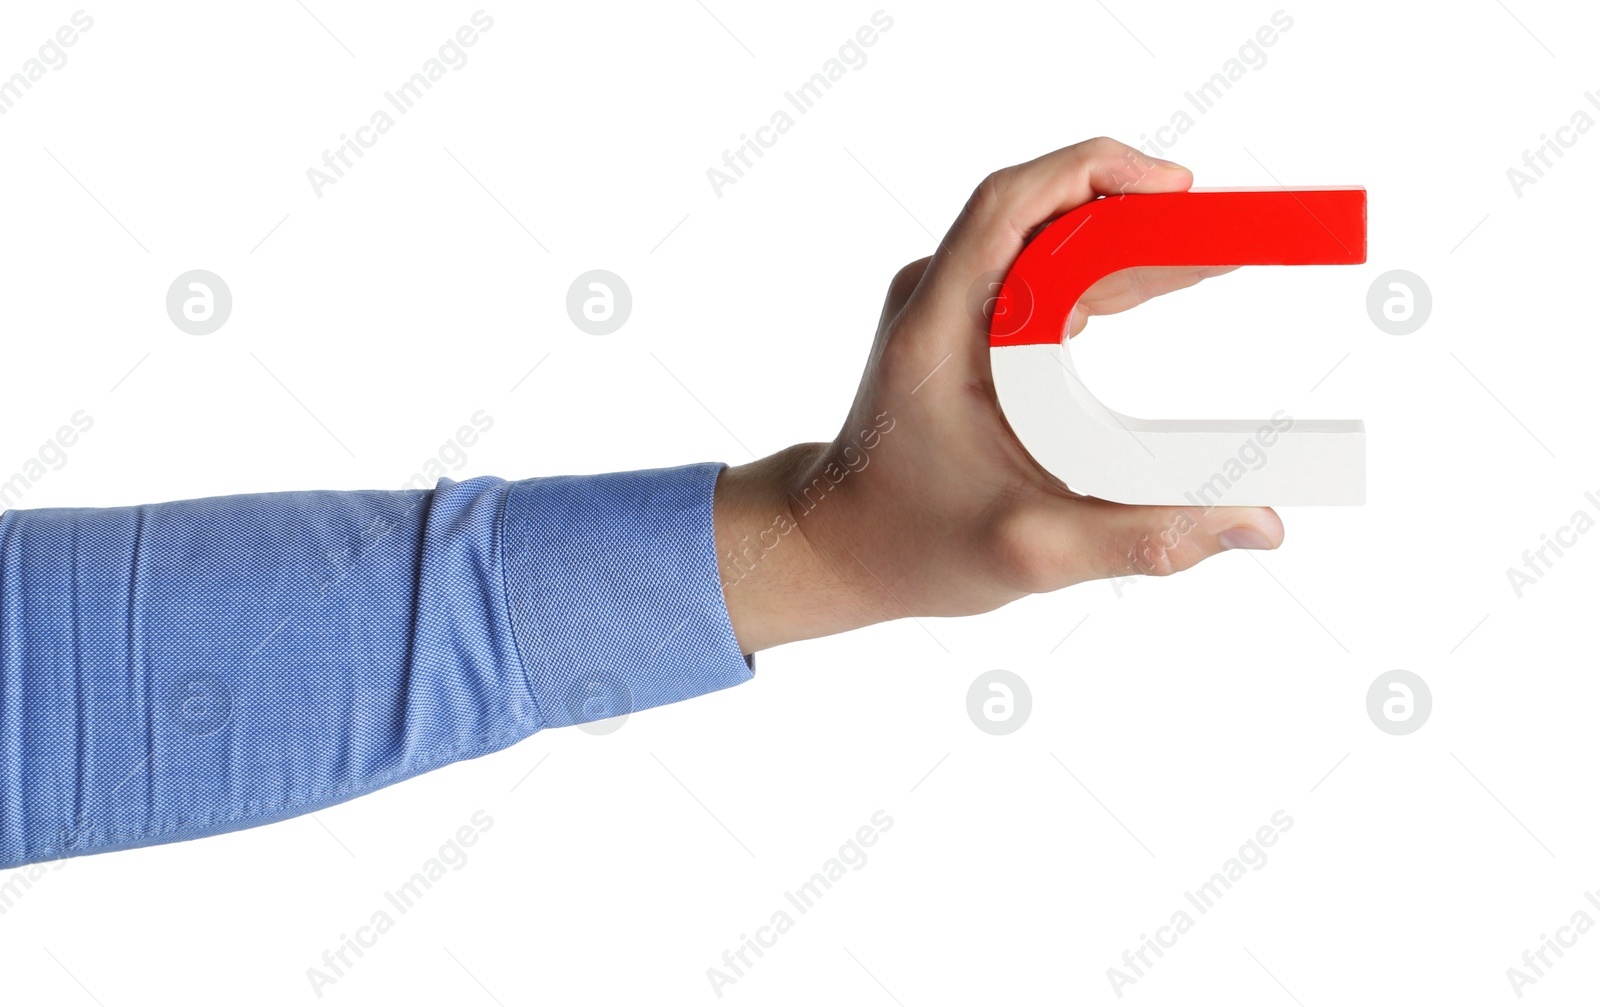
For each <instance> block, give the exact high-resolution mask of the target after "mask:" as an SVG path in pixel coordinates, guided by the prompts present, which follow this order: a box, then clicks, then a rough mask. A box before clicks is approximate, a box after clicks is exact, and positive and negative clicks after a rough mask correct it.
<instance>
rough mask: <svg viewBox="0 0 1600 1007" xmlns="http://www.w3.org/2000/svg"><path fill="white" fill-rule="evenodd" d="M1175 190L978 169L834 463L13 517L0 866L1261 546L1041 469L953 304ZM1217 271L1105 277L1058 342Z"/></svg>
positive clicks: (301, 797) (2, 590) (318, 802)
mask: <svg viewBox="0 0 1600 1007" xmlns="http://www.w3.org/2000/svg"><path fill="white" fill-rule="evenodd" d="M1130 165H1131V166H1132V167H1134V168H1136V169H1137V172H1138V173H1137V175H1136V176H1135V177H1134V179H1133V181H1131V182H1129V181H1127V180H1126V179H1127V173H1128V171H1129V168H1130ZM1119 176H1120V178H1121V180H1119ZM1188 184H1189V174H1188V172H1187V171H1185V170H1184V169H1181V168H1178V167H1177V166H1175V165H1166V164H1165V163H1161V164H1152V163H1151V162H1148V161H1143V160H1141V159H1138V158H1136V157H1135V156H1134V155H1133V152H1132V151H1131V150H1130V149H1129V148H1126V147H1123V146H1122V145H1120V144H1113V143H1111V141H1105V140H1096V141H1090V142H1088V143H1085V144H1080V145H1078V146H1076V147H1070V148H1066V149H1065V150H1062V151H1058V152H1056V153H1055V154H1052V155H1048V156H1047V157H1044V158H1041V159H1039V160H1038V161H1034V162H1031V163H1029V164H1026V165H1022V166H1019V167H1017V168H1011V169H1007V170H1005V171H1003V172H999V173H996V174H995V175H993V176H991V177H990V178H989V179H986V180H985V182H984V183H983V184H982V185H980V186H979V188H978V189H977V191H976V192H974V194H973V197H972V199H971V201H970V202H969V203H968V205H967V207H966V209H965V210H964V211H963V213H962V215H961V217H960V219H958V220H957V222H956V224H955V226H954V227H953V228H952V230H951V232H950V234H949V235H948V236H947V237H946V239H945V241H944V242H943V243H942V244H941V246H940V250H939V253H938V256H937V258H935V259H933V260H924V261H922V262H918V263H913V264H912V265H911V266H909V267H907V268H906V269H904V270H901V272H900V274H899V275H898V276H896V278H895V280H894V282H893V284H892V285H891V287H890V291H889V296H888V300H887V302H886V304H885V307H884V312H883V317H882V319H881V320H880V323H879V329H878V336H877V341H876V342H875V344H874V346H873V349H872V353H871V356H870V358H869V361H868V365H867V370H866V374H865V376H864V377H863V379H862V383H861V386H860V390H859V392H858V394H857V397H856V401H855V403H854V405H853V406H852V408H851V410H850V414H849V416H848V418H847V419H846V421H845V424H844V426H843V427H842V429H841V431H840V433H839V435H838V437H836V438H835V439H834V440H833V441H832V442H831V443H828V444H804V445H798V446H795V447H793V448H790V449H787V450H785V451H782V452H780V453H778V454H777V455H774V456H772V457H770V458H767V459H763V460H761V461H758V462H755V463H752V464H750V465H745V466H740V467H738V468H735V469H726V470H725V469H724V468H723V467H722V466H721V465H717V464H703V465H693V466H686V467H683V468H677V469H662V470H654V471H648V472H630V473H618V474H612V475H602V476H588V477H556V478H548V479H529V480H524V481H522V482H514V483H508V482H505V481H504V480H500V479H495V478H491V477H483V478H478V479H471V480H467V481H465V482H461V483H454V482H451V481H450V480H444V481H441V482H440V484H439V485H438V487H436V488H435V489H433V490H431V491H420V490H418V491H412V490H401V491H394V492H347V493H278V494H263V495H253V496H240V497H226V498H218V499H211V500H197V501H185V502H179V503H169V504H157V505H148V506H142V507H120V508H108V509H95V510H89V509H71V510H37V511H10V512H7V513H5V514H3V515H0V868H7V867H12V866H16V865H19V864H25V863H31V862H35V861H39V860H45V859H52V858H56V857H63V856H76V855H80V854H84V853H97V852H106V851H109V850H116V849H124V848H129V847H135V846H145V845H150V844H154V843H161V842H172V841H176V840H182V839H193V838H198V837H201V836H207V835H213V834H216V833H221V832H227V831H232V830H235V829H241V828H246V827H249V826H252V825H259V824H265V823H267V822H272V821H277V820H280V819H284V818H288V817H291V816H294V815H299V814H305V813H307V812H311V811H316V810H318V809H319V808H323V807H327V806H329V805H332V804H335V803H339V802H341V801H344V800H348V799H350V798H352V797H356V796H359V795H361V794H364V793H367V792H370V791H372V790H375V789H377V788H380V787H383V786H387V785H389V784H392V783H396V782H398V781H400V780H403V779H406V778H408V777H411V776H415V775H417V774H419V773H422V772H426V771H428V770H430V769H434V768H437V767H439V766H442V765H445V764H447V763H450V762H453V761H456V760H460V759H466V758H473V757H476V756H480V755H484V754H487V753H489V752H493V751H496V750H498V749H501V748H504V747H506V746H508V745H511V744H513V743H515V742H517V741H519V740H521V739H522V738H525V737H527V736H528V735H530V734H532V733H533V732H535V731H538V730H540V729H542V728H545V727H559V726H564V725H568V724H574V723H581V722H584V721H589V720H597V719H602V718H605V717H610V716H615V715H617V714H619V713H626V712H630V711H633V710H642V709H647V708H649V707H652V706H657V705H661V704H663V703H669V702H674V701H676V700H680V699H685V698H688V697H690V696H694V695H698V694H701V693H704V692H708V691H711V690H714V689H720V688H724V687H726V686H729V685H733V684H737V683H739V682H742V681H745V680H746V679H748V678H749V677H750V676H751V674H752V672H751V664H750V662H749V661H748V660H747V658H746V657H745V656H744V655H747V654H751V653H754V652H755V651H757V650H762V649H765V648H768V647H772V646H777V645H779V644H782V643H785V642H789V641H793V640H800V639H806V638H809V637H816V636H822V635H826V634H829V633H838V632H843V631H845V630H849V629H852V628H855V627H858V626H863V625H868V624H871V623H875V622H880V621H884V620H888V619H895V618H901V617H904V616H906V615H962V614H968V613H976V612H983V611H987V610H990V609H993V608H997V607H999V606H1000V605H1003V604H1005V603H1007V602H1009V601H1011V600H1014V599H1016V598H1019V597H1021V596H1023V595H1025V594H1027V593H1030V592H1035V591H1048V590H1054V589H1056V588H1059V587H1062V586H1065V585H1067V584H1071V583H1075V582H1077V581H1082V580H1087V579H1090V578H1094V577H1102V576H1107V575H1110V574H1118V573H1128V572H1145V573H1170V572H1173V571H1175V570H1180V569H1184V568H1186V567H1188V566H1192V565H1193V564H1194V563H1196V562H1198V561H1199V560H1200V559H1202V558H1204V557H1205V556H1208V555H1211V554H1213V553H1215V552H1217V551H1220V550H1221V549H1224V548H1227V547H1229V546H1239V545H1242V546H1249V547H1268V546H1271V545H1274V544H1275V543H1277V542H1278V541H1280V540H1281V537H1282V525H1281V524H1280V523H1279V522H1278V520H1277V517H1276V515H1274V514H1273V513H1272V512H1271V511H1268V510H1264V509H1259V508H1251V509H1225V508H1213V509H1210V510H1207V511H1204V512H1199V511H1195V512H1193V513H1192V514H1191V515H1189V516H1190V517H1191V518H1192V520H1191V521H1190V522H1189V523H1186V524H1185V528H1186V532H1185V534H1184V535H1182V536H1180V537H1178V538H1177V539H1176V540H1170V539H1169V537H1168V536H1165V535H1163V534H1162V533H1163V531H1164V530H1166V529H1170V528H1171V527H1172V526H1173V519H1174V517H1175V515H1176V514H1177V513H1178V512H1179V511H1181V510H1182V509H1181V508H1157V507H1125V506H1120V505H1115V504H1108V503H1105V502H1103V501H1098V500H1092V499H1088V498H1085V497H1082V496H1079V495H1077V494H1074V493H1072V492H1071V491H1069V490H1068V489H1067V488H1066V487H1065V486H1063V485H1061V484H1060V483H1059V481H1057V480H1056V479H1054V477H1052V476H1050V475H1048V474H1047V473H1045V472H1044V471H1043V470H1042V469H1040V468H1039V467H1038V466H1037V465H1035V464H1034V463H1033V461H1032V459H1031V458H1029V457H1028V456H1027V454H1026V452H1025V451H1023V450H1022V448H1021V446H1020V445H1019V444H1018V443H1017V441H1016V439H1015V438H1014V437H1013V436H1012V435H1011V433H1010V431H1009V429H1008V428H1007V427H1006V425H1005V421H1004V418H1003V417H1002V416H1001V415H1000V413H999V409H998V406H997V404H996V402H995V399H994V391H993V387H992V384H991V383H990V381H989V375H988V371H987V367H988V356H987V340H986V339H985V338H984V334H983V326H982V325H981V319H975V318H974V317H972V315H971V314H970V313H969V311H968V308H967V299H968V297H969V292H970V291H971V290H972V289H973V287H974V284H975V282H976V281H977V280H978V279H979V278H981V277H983V276H985V275H986V274H988V273H991V272H993V271H995V270H1003V269H1004V268H1005V267H1006V266H1008V265H1009V264H1010V262H1011V261H1012V260H1013V259H1014V258H1015V256H1016V255H1017V253H1018V251H1019V250H1020V249H1021V248H1022V246H1023V244H1024V241H1025V237H1026V236H1027V235H1028V234H1029V232H1030V231H1031V230H1032V229H1033V228H1034V227H1035V226H1037V225H1038V224H1040V223H1043V222H1045V221H1046V220H1048V219H1050V218H1051V217H1053V216H1055V215H1057V214H1059V213H1061V212H1062V211H1064V210H1065V209H1067V208H1070V207H1071V206H1073V205H1076V204H1077V203H1080V202H1083V201H1084V200H1087V199H1089V198H1092V197H1093V196H1094V195H1095V194H1097V193H1099V194H1109V193H1113V192H1116V191H1119V189H1120V188H1123V187H1125V188H1126V189H1127V191H1158V190H1159V189H1161V188H1183V187H1186V186H1187V185H1188ZM1202 275H1206V274H1205V273H1204V272H1196V271H1192V270H1145V271H1130V273H1125V274H1118V275H1117V276H1113V277H1109V278H1108V279H1107V280H1106V281H1102V283H1101V284H1099V285H1097V286H1096V288H1095V289H1093V290H1091V291H1090V293H1089V294H1088V295H1086V296H1085V298H1084V300H1083V303H1082V304H1081V305H1080V309H1081V314H1078V315H1075V316H1074V320H1073V322H1072V325H1071V328H1072V330H1073V331H1074V332H1076V331H1078V330H1079V329H1081V327H1082V324H1083V321H1084V320H1085V319H1086V318H1087V317H1088V316H1089V315H1092V314H1103V313H1107V312H1111V311H1119V310H1123V309H1125V308H1127V307H1131V306H1132V305H1134V304H1136V303H1138V302H1139V301H1141V300H1143V299H1145V298H1147V297H1149V296H1151V295H1153V294H1155V293H1160V292H1164V291H1165V290H1171V289H1177V288H1178V287H1183V286H1187V285H1189V284H1191V283H1194V282H1196V281H1198V280H1199V279H1200V278H1201V276H1202ZM980 289H981V288H980Z"/></svg>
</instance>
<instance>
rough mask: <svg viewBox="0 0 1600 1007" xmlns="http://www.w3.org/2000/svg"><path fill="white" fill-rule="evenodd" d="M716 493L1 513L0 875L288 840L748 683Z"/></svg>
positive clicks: (655, 477) (687, 474) (320, 500)
mask: <svg viewBox="0 0 1600 1007" xmlns="http://www.w3.org/2000/svg"><path fill="white" fill-rule="evenodd" d="M721 469H722V466H721V465H718V464H711V463H708V464H701V465H690V466H684V467H681V468H674V469H658V470H650V471H643V472H625V473H617V474H611V475H600V476H581V477H577V476H573V477H556V478H542V479H528V480H525V481H521V482H507V481H505V480H502V479H496V478H493V477H482V478H476V479H470V480H466V481H464V482H459V483H457V482H453V481H451V480H449V479H445V480H441V481H440V483H439V484H438V486H437V487H435V488H434V489H433V490H398V491H362V492H301V493H273V494H259V495H249V496H233V497H219V498H213V499H206V500H191V501H182V502H177V503H165V504H155V505H149V506H140V507H116V508H104V509H98V508H97V509H48V510H31V511H27V510H24V511H9V512H6V513H4V514H0V868H10V867H15V866H19V865H22V864H28V863H33V862H37V861H42V860H50V859H55V858H59V857H70V856H79V855H82V854H86V853H102V852H107V851H110V850H118V849H127V848H131V847H136V846H147V845H151V844H155V843H165V842H175V841H178V840H185V839H195V838H199V837H201V836H208V835H214V834H217V833H221V832H229V831H232V830H235V829H243V828H249V827H251V826H254V825H262V824H265V823H268V822H274V821H278V820H281V819H285V818H290V817H293V816H295V815H302V814H306V813H308V812H312V811H316V810H318V809H320V808H325V807H328V806H329V805H332V804H337V803H339V802H341V801H345V800H349V799H350V798H353V797H357V796H359V795H361V794H364V793H368V792H370V791H373V790H376V789H378V788H380V787H384V786H388V785H389V784H391V783H397V782H399V781H400V780H403V779H406V778H407V777H411V776H415V775H417V774H419V773H424V772H427V771H428V770H430V769H436V768H438V767H440V766H443V765H446V764H448V763H450V762H454V761H457V760H460V759H470V758H474V757H477V756H480V755H486V754H488V753H490V752H494V751H497V750H499V749H501V748H504V747H506V746H508V745H511V744H514V743H516V742H518V741H520V740H522V739H523V738H526V737H527V736H528V735H530V734H533V733H534V732H535V731H538V730H540V729H542V728H545V727H559V726H564V725H568V724H576V723H582V722H585V721H592V720H598V719H602V718H606V717H612V716H617V715H619V714H623V713H629V712H632V711H636V710H643V709H647V708H649V707H653V706H659V705H661V704H663V703H671V702H676V701H677V700H680V699H686V698H689V697H691V696H695V695H699V694H701V693H704V692H709V691H711V690H714V689H721V688H725V687H727V686H730V685H735V684H737V683H739V682H742V681H745V680H746V679H748V678H750V677H751V675H752V665H751V663H750V661H749V660H748V659H747V658H746V657H745V656H744V655H743V654H741V653H740V649H739V646H738V643H737V641H736V640H735V638H734V635H733V629H732V627H731V625H730V624H729V622H728V613H727V607H726V604H725V602H724V599H723V594H722V585H721V581H720V579H719V576H718V572H717V558H716V545H715V538H714V536H713V531H712V521H711V506H712V491H713V488H714V486H715V484H716V480H717V476H718V473H719V472H720V471H721Z"/></svg>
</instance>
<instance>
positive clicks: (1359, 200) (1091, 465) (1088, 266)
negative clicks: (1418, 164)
mask: <svg viewBox="0 0 1600 1007" xmlns="http://www.w3.org/2000/svg"><path fill="white" fill-rule="evenodd" d="M1366 260H1367V192H1366V190H1365V189H1364V188H1360V187H1357V186H1337V187H1335V186H1330V187H1323V188H1306V189H1281V188H1280V189H1192V190H1190V191H1187V192H1164V193H1149V194H1142V195H1125V196H1108V197H1105V198H1102V199H1097V200H1095V201H1093V202H1090V203H1086V204H1084V205H1083V206H1080V207H1078V208H1076V209H1074V210H1073V211H1071V212H1070V213H1067V214H1066V215H1065V216H1062V217H1061V218H1059V219H1058V220H1056V221H1055V222H1053V223H1052V224H1050V225H1049V226H1048V227H1046V228H1045V229H1044V230H1043V231H1042V232H1040V233H1039V234H1038V235H1037V236H1036V237H1035V238H1034V240H1033V241H1032V242H1030V243H1029V244H1028V246H1027V247H1026V248H1025V249H1023V251H1022V254H1021V255H1020V256H1018V258H1017V261H1016V263H1015V264H1014V265H1013V266H1012V267H1011V271H1010V272H1009V273H1008V274H1007V275H1006V278H1005V281H1004V283H1003V284H1002V285H1001V288H1000V293H999V297H998V299H997V300H996V302H995V312H994V315H993V317H992V319H991V321H990V328H989V360H990V364H991V367H992V370H993V373H994V383H995V390H996V393H997V394H998V395H999V398H1000V406H1001V409H1002V410H1003V411H1004V413H1005V417H1006V420H1007V421H1008V422H1009V423H1010V424H1011V428H1012V430H1013V431H1014V432H1015V433H1016V435H1017V437H1018V439H1020V440H1021V441H1022V445H1023V446H1024V447H1025V448H1027V449H1028V452H1029V453H1030V454H1031V455H1033V457H1034V459H1035V460H1036V461H1038V462H1039V464H1041V465H1043V466H1044V467H1045V468H1046V469H1048V470H1049V471H1050V472H1052V473H1054V474H1055V475H1056V476H1057V477H1058V478H1060V479H1061V480H1062V481H1063V482H1065V483H1066V484H1067V485H1069V486H1071V487H1072V488H1073V489H1075V490H1077V491H1079V492H1081V493H1087V494H1089V495H1090V496H1095V497H1100V498H1102V499H1105V500H1113V501H1117V502H1119V503H1131V504H1176V505H1185V504H1186V505H1197V506H1203V507H1210V506H1215V505H1218V504H1225V505H1227V506H1261V505H1267V506H1272V505H1287V504H1347V505H1348V504H1360V503H1362V502H1363V501H1364V500H1365V499H1366V430H1365V427H1363V425H1362V423H1361V421H1360V420H1301V419H1288V420H1285V419H1284V418H1282V414H1280V418H1279V419H1277V420H1273V419H1265V420H1142V419H1137V418H1134V417H1131V416H1124V415H1122V414H1120V413H1118V412H1116V411H1114V410H1112V409H1110V408H1108V407H1107V406H1105V405H1103V404H1102V403H1101V402H1100V401H1099V400H1098V399H1096V398H1095V397H1094V395H1093V393H1091V392H1090V391H1089V389H1088V388H1087V387H1085V386H1084V384H1083V381H1082V380H1080V378H1079V377H1078V372H1077V369H1076V368H1075V367H1073V364H1072V356H1071V353H1070V352H1069V351H1068V349H1067V339H1066V327H1067V321H1068V318H1069V316H1070V315H1071V312H1072V309H1073V306H1074V305H1076V304H1077V303H1078V299H1079V298H1080V297H1082V296H1083V293H1084V292H1085V291H1086V290H1088V289H1089V287H1090V286H1091V285H1093V284H1094V282H1095V281H1096V280H1099V279H1100V278H1101V277H1103V276H1107V275H1109V274H1111V273H1114V272H1116V271H1117V270H1119V269H1127V268H1129V267H1131V266H1248V265H1283V266H1295V265H1312V264H1354V263H1361V262H1365V261H1366ZM1252 440H1254V441H1255V442H1256V444H1257V445H1258V448H1257V450H1255V451H1253V452H1251V454H1250V460H1251V461H1252V462H1253V461H1254V458H1255V457H1256V456H1258V455H1259V456H1263V457H1264V458H1265V461H1264V462H1261V463H1260V464H1259V467H1257V465H1255V464H1251V465H1249V466H1246V465H1244V464H1243V463H1242V462H1241V459H1240V455H1241V449H1242V448H1243V447H1244V445H1245V443H1246V442H1248V441H1252Z"/></svg>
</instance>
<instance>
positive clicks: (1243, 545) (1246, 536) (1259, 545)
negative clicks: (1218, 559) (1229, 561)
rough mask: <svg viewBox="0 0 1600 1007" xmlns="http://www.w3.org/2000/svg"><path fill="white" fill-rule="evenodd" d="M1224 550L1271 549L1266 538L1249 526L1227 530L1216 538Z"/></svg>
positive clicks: (1270, 544)
mask: <svg viewBox="0 0 1600 1007" xmlns="http://www.w3.org/2000/svg"><path fill="white" fill-rule="evenodd" d="M1217 541H1218V542H1221V543H1222V548H1224V549H1271V548H1272V543H1271V542H1268V541H1267V537H1266V536H1265V535H1263V534H1261V533H1260V532H1259V531H1256V530H1255V529H1254V528H1251V527H1249V526H1243V527H1239V528H1229V529H1228V530H1227V531H1225V532H1223V533H1222V534H1221V535H1218V536H1217Z"/></svg>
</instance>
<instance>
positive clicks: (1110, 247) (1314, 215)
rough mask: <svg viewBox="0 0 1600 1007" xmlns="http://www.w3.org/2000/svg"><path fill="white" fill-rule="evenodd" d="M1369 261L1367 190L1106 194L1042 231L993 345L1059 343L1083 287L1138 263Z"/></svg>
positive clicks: (1010, 286) (1009, 290)
mask: <svg viewBox="0 0 1600 1007" xmlns="http://www.w3.org/2000/svg"><path fill="white" fill-rule="evenodd" d="M1366 261H1367V190H1366V189H1364V188H1361V187H1360V186H1326V187H1314V188H1305V189H1282V188H1278V189H1191V190H1189V191H1187V192H1158V193H1145V194H1136V195H1124V196H1107V197H1104V198H1102V199H1097V200H1094V201H1093V202H1090V203H1085V204H1084V205H1082V206H1080V207H1078V208H1076V209H1074V210H1072V211H1071V212H1070V213H1067V214H1066V215H1064V216H1062V217H1060V218H1059V219H1057V220H1056V221H1054V222H1053V223H1051V224H1050V225H1049V226H1048V227H1046V228H1045V229H1044V230H1043V231H1042V232H1040V233H1039V234H1038V236H1036V237H1035V238H1034V239H1033V241H1032V242H1030V243H1029V244H1028V247H1027V248H1025V249H1023V250H1022V254H1021V255H1019V256H1018V257H1017V261H1016V263H1015V264H1014V265H1013V266H1012V267H1011V271H1010V273H1008V274H1007V275H1006V279H1005V283H1004V284H1003V285H1002V286H1001V289H1000V296H999V298H998V300H997V301H996V303H995V309H994V315H993V317H992V319H991V322H990V326H989V345H990V346H992V347H993V346H1022V345H1027V344H1032V343H1059V342H1061V340H1062V339H1064V338H1066V328H1067V320H1068V318H1069V316H1070V315H1071V312H1072V308H1073V306H1074V305H1075V304H1077V303H1078V298H1080V297H1082V296H1083V293H1084V291H1086V290H1088V289H1089V288H1090V287H1091V286H1093V285H1094V283H1095V281H1096V280H1099V279H1100V278H1101V277H1103V276H1107V275H1109V274H1111V273H1114V272H1116V271H1117V270H1119V269H1127V268H1129V267H1131V266H1304V265H1349V264H1354V263H1360V262H1366Z"/></svg>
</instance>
